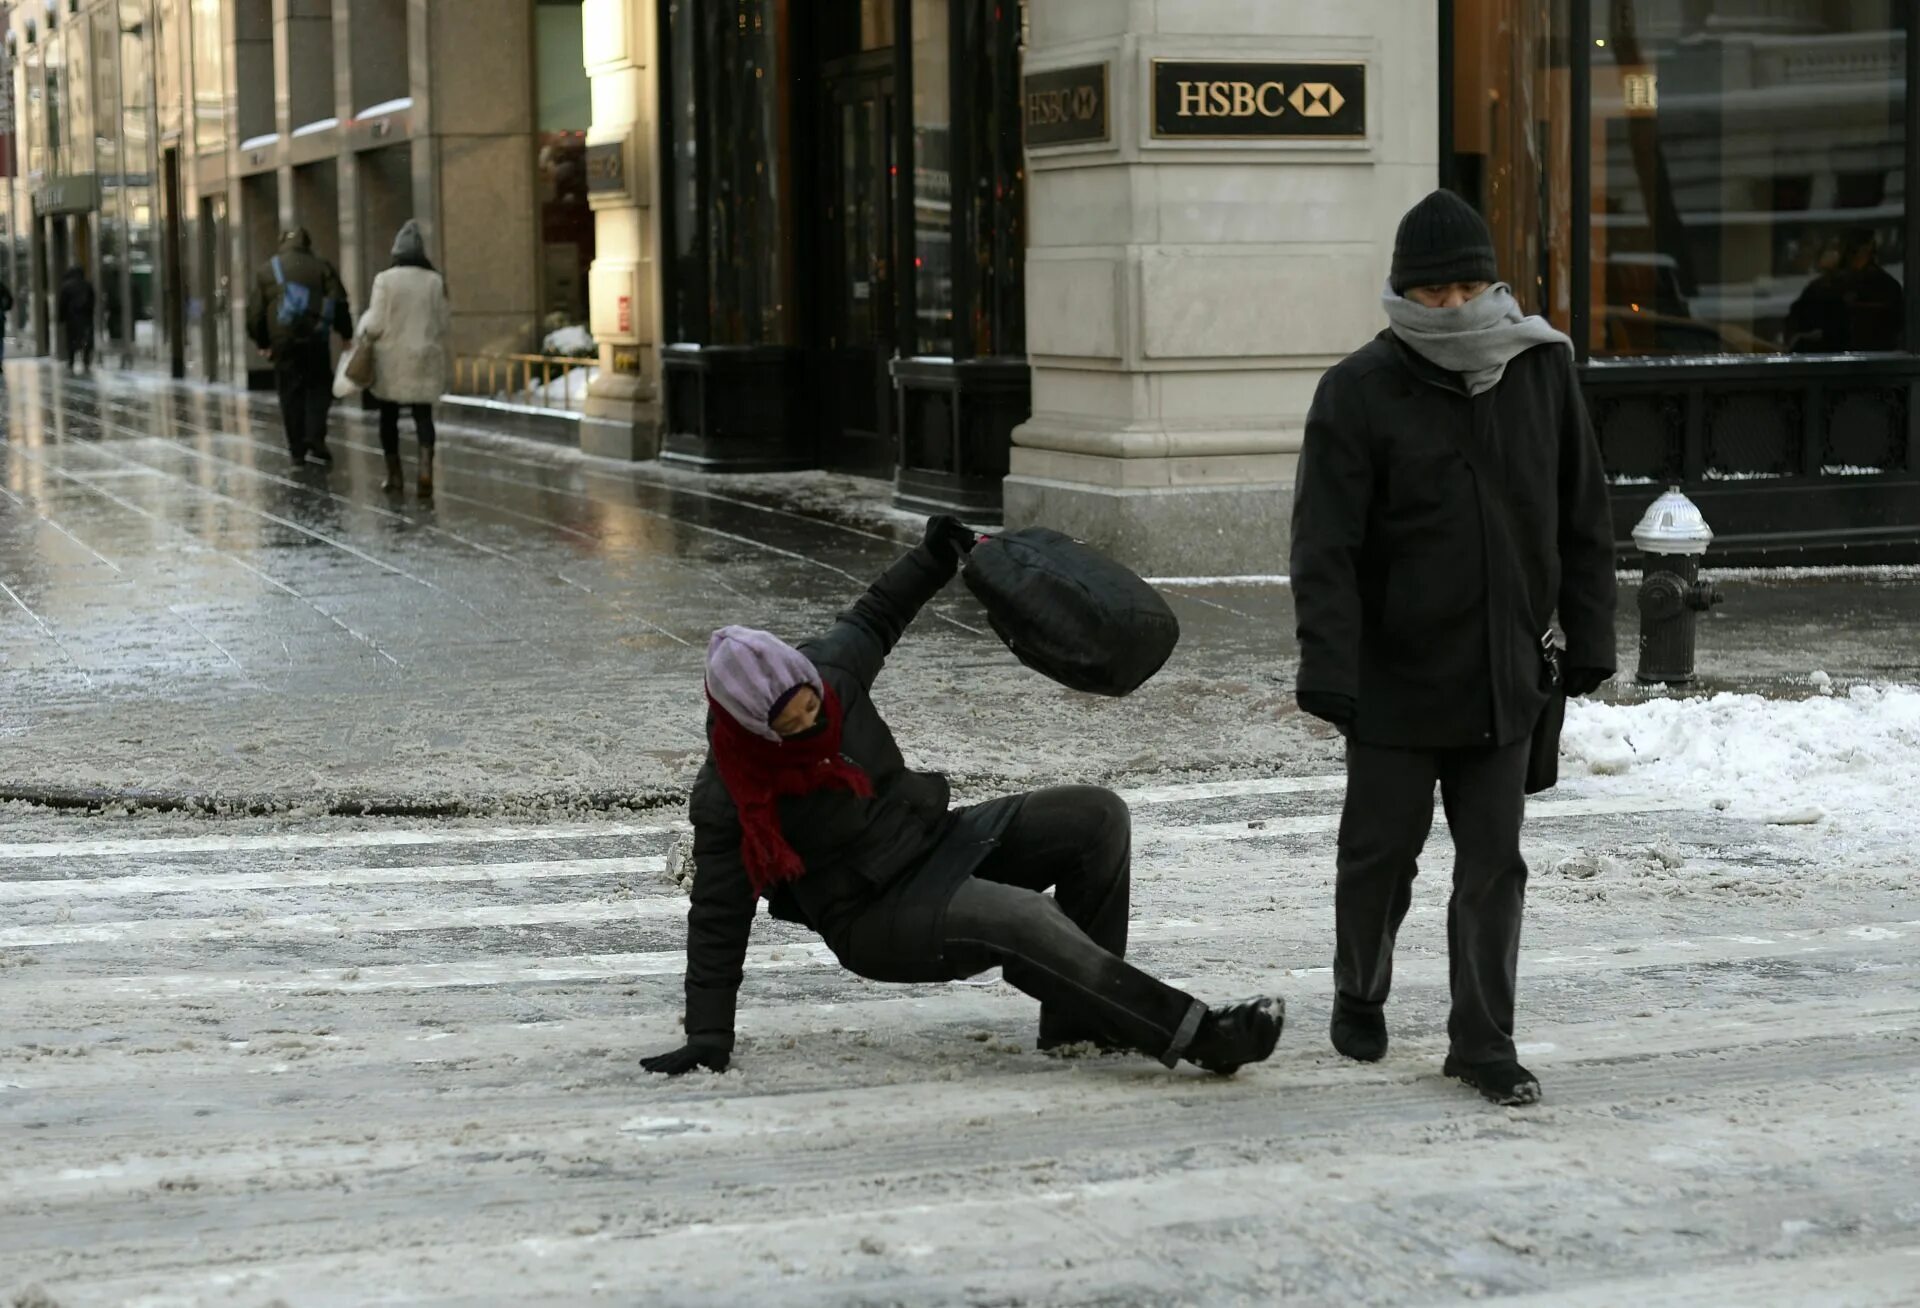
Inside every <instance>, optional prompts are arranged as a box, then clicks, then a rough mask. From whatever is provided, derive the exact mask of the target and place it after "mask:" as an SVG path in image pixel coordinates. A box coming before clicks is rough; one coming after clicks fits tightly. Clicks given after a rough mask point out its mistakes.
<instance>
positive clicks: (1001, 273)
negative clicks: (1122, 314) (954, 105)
mask: <svg viewBox="0 0 1920 1308" xmlns="http://www.w3.org/2000/svg"><path fill="white" fill-rule="evenodd" d="M965 12H966V17H967V19H968V27H967V29H966V31H965V35H964V40H965V46H966V48H967V49H969V50H979V51H983V52H985V57H984V58H980V59H976V60H973V61H971V62H970V64H969V66H970V67H971V69H972V73H973V76H972V86H971V88H970V92H971V94H970V96H969V100H970V102H971V108H970V111H969V113H968V118H969V121H970V124H971V126H972V129H973V140H972V142H971V147H970V149H969V151H968V159H969V162H970V168H969V175H968V195H967V197H966V203H967V205H968V207H969V209H970V211H971V212H970V217H969V221H968V224H967V231H968V234H969V236H970V238H971V247H972V248H971V249H970V250H969V251H968V252H967V257H968V258H970V259H971V260H972V262H973V282H974V294H973V297H972V299H973V302H972V306H971V307H972V314H971V322H970V323H969V324H968V326H969V331H968V336H969V338H970V340H969V352H970V353H972V354H974V355H1024V354H1025V353H1026V352H1027V333H1026V298H1025V290H1024V283H1023V280H1022V269H1023V266H1024V264H1025V262H1026V247H1027V235H1026V171H1025V169H1026V164H1025V160H1024V158H1023V152H1022V147H1021V139H1022V130H1021V129H1022V122H1021V112H1020V109H1021V101H1020V79H1019V70H1020V45H1021V40H1022V30H1023V26H1024V23H1023V15H1024V12H1025V7H1024V6H1016V5H1013V4H988V5H969V6H967V8H966V11H965ZM976 24H977V25H978V26H977V27H976V26H975V25H976Z"/></svg>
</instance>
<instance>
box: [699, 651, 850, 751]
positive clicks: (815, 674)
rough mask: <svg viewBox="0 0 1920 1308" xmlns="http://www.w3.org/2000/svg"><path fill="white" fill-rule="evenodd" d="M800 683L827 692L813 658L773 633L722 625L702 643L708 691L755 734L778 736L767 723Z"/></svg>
mask: <svg viewBox="0 0 1920 1308" xmlns="http://www.w3.org/2000/svg"><path fill="white" fill-rule="evenodd" d="M802 686H811V687H813V689H814V691H815V693H817V694H820V695H825V694H826V690H825V688H824V687H822V685H821V684H820V672H819V669H817V668H815V667H814V666H813V662H812V660H810V659H808V658H807V656H806V655H805V654H802V653H801V652H800V651H799V650H797V649H795V648H794V647H793V646H791V645H789V644H787V643H786V642H785V641H784V640H781V639H780V638H779V637H778V636H775V635H772V634H771V633H769V632H765V631H756V630H754V629H753V628H752V627H722V628H720V630H718V631H716V632H714V633H713V639H711V640H709V641H708V642H707V693H708V694H709V695H711V696H713V700H714V703H716V704H718V705H719V706H720V707H721V708H723V709H725V710H726V711H727V712H728V714H729V715H731V716H732V718H733V720H734V721H735V722H738V723H739V724H740V725H741V726H743V727H745V728H746V729H747V730H748V731H751V732H752V733H753V734H754V735H756V736H762V737H765V738H766V739H768V740H779V739H780V733H779V732H777V731H775V730H774V729H773V728H772V727H771V726H770V725H768V724H769V723H771V722H772V721H773V717H774V715H775V714H776V713H778V712H779V711H780V710H781V709H782V708H783V707H785V705H786V702H787V701H788V700H789V699H791V698H793V692H794V691H796V690H798V689H800V688H801V687H802Z"/></svg>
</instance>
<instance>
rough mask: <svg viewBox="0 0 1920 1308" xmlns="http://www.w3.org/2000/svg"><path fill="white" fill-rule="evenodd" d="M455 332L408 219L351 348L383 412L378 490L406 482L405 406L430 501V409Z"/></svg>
mask: <svg viewBox="0 0 1920 1308" xmlns="http://www.w3.org/2000/svg"><path fill="white" fill-rule="evenodd" d="M452 331H453V315H452V310H451V308H450V307H449V305H448V303H447V283H446V279H445V278H444V277H442V276H441V275H440V272H439V270H438V269H436V268H435V267H434V266H433V262H432V260H430V259H428V258H427V245H426V241H425V239H424V238H423V237H422V236H421V233H420V224H419V223H417V222H415V221H414V220H413V219H411V218H409V219H408V220H407V221H406V222H405V223H404V224H402V225H401V228H400V232H399V234H398V235H397V236H395V237H394V238H393V261H392V263H391V264H390V265H389V266H388V268H387V269H386V271H385V272H383V273H381V274H380V275H379V276H378V277H376V278H374V279H373V294H372V296H371V297H370V298H369V299H368V301H367V312H366V313H365V315H363V316H362V317H361V319H360V330H359V333H358V335H357V336H356V338H355V339H356V342H357V344H356V345H355V347H354V348H355V349H363V350H371V351H372V353H373V383H372V385H371V386H369V387H368V389H369V390H370V391H372V392H373V397H374V399H375V400H377V401H378V402H379V405H380V448H381V450H382V451H383V452H384V453H385V454H386V457H387V480H386V484H385V485H384V486H383V487H382V489H383V490H388V491H398V490H400V489H401V488H402V486H403V485H404V483H405V480H406V474H405V471H404V470H403V468H402V467H401V464H400V406H401V405H405V406H407V409H408V410H409V412H411V413H412V415H413V434H414V436H415V438H416V439H417V440H418V441H419V442H420V483H419V486H420V494H421V495H422V496H427V495H431V494H433V445H434V433H433V405H434V402H435V401H436V400H438V399H439V398H440V397H441V396H442V395H444V394H445V393H446V390H447V374H448V372H449V371H450V366H451V365H450V364H449V363H448V360H447V344H448V340H449V338H450V336H451V334H452Z"/></svg>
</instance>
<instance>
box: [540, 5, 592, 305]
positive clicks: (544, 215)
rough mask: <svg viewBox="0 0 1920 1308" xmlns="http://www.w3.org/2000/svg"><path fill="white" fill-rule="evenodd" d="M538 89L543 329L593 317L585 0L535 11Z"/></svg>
mask: <svg viewBox="0 0 1920 1308" xmlns="http://www.w3.org/2000/svg"><path fill="white" fill-rule="evenodd" d="M534 18H535V21H536V23H537V27H536V32H535V35H536V42H535V44H536V47H537V50H536V56H537V66H538V69H539V82H538V87H539V94H540V123H539V126H540V139H539V173H540V240H541V272H542V274H543V281H542V287H541V309H542V311H543V314H544V319H543V321H542V323H541V328H542V334H543V335H547V334H551V333H553V332H556V331H559V330H561V329H562V328H566V327H578V326H581V325H583V324H584V323H585V322H586V320H587V269H588V268H589V267H590V266H591V265H592V263H593V252H594V224H593V209H592V207H591V206H590V205H589V204H588V203H587V128H588V127H589V126H590V125H591V122H592V118H593V108H592V103H591V99H590V90H589V86H588V82H587V72H586V69H585V67H584V66H583V65H582V63H581V60H580V51H581V40H582V36H581V10H580V3H579V0H541V3H540V4H539V6H537V7H536V8H535V10H534Z"/></svg>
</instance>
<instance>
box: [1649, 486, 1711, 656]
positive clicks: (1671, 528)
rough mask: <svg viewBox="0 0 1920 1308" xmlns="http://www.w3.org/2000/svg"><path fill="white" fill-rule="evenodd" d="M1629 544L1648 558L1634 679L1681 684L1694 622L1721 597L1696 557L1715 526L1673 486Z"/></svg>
mask: <svg viewBox="0 0 1920 1308" xmlns="http://www.w3.org/2000/svg"><path fill="white" fill-rule="evenodd" d="M1633 543H1634V544H1635V545H1636V546H1638V547H1639V550H1640V553H1641V554H1642V555H1644V556H1645V557H1646V572H1645V575H1644V577H1643V579H1642V581H1641V583H1640V668H1639V671H1637V672H1636V673H1635V674H1634V678H1635V680H1637V681H1640V682H1644V683H1649V684H1651V683H1655V682H1663V683H1665V684H1667V685H1669V686H1684V685H1686V684H1687V683H1688V682H1690V681H1692V680H1693V647H1694V626H1695V622H1696V621H1697V619H1698V616H1699V615H1700V614H1702V613H1705V612H1706V611H1707V610H1708V609H1710V608H1712V607H1713V606H1714V605H1716V604H1718V603H1720V600H1721V598H1722V597H1721V595H1720V592H1719V590H1718V589H1716V588H1715V587H1714V585H1713V583H1712V582H1708V581H1701V580H1700V556H1701V555H1703V554H1705V553H1706V552H1707V546H1708V545H1710V544H1712V543H1713V529H1712V528H1711V527H1709V526H1707V520H1706V519H1705V518H1704V517H1702V516H1701V514H1700V509H1699V506H1697V505H1696V504H1694V502H1693V501H1692V500H1690V499H1688V498H1687V497H1686V496H1685V495H1683V494H1681V493H1680V488H1679V487H1678V486H1673V487H1670V488H1669V489H1668V490H1667V493H1666V494H1665V495H1662V496H1661V497H1660V498H1659V499H1657V500H1655V501H1654V502H1653V504H1652V505H1651V506H1649V507H1648V509H1647V512H1646V515H1645V516H1644V517H1642V518H1641V519H1640V525H1639V526H1637V527H1635V528H1634V529H1633Z"/></svg>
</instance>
